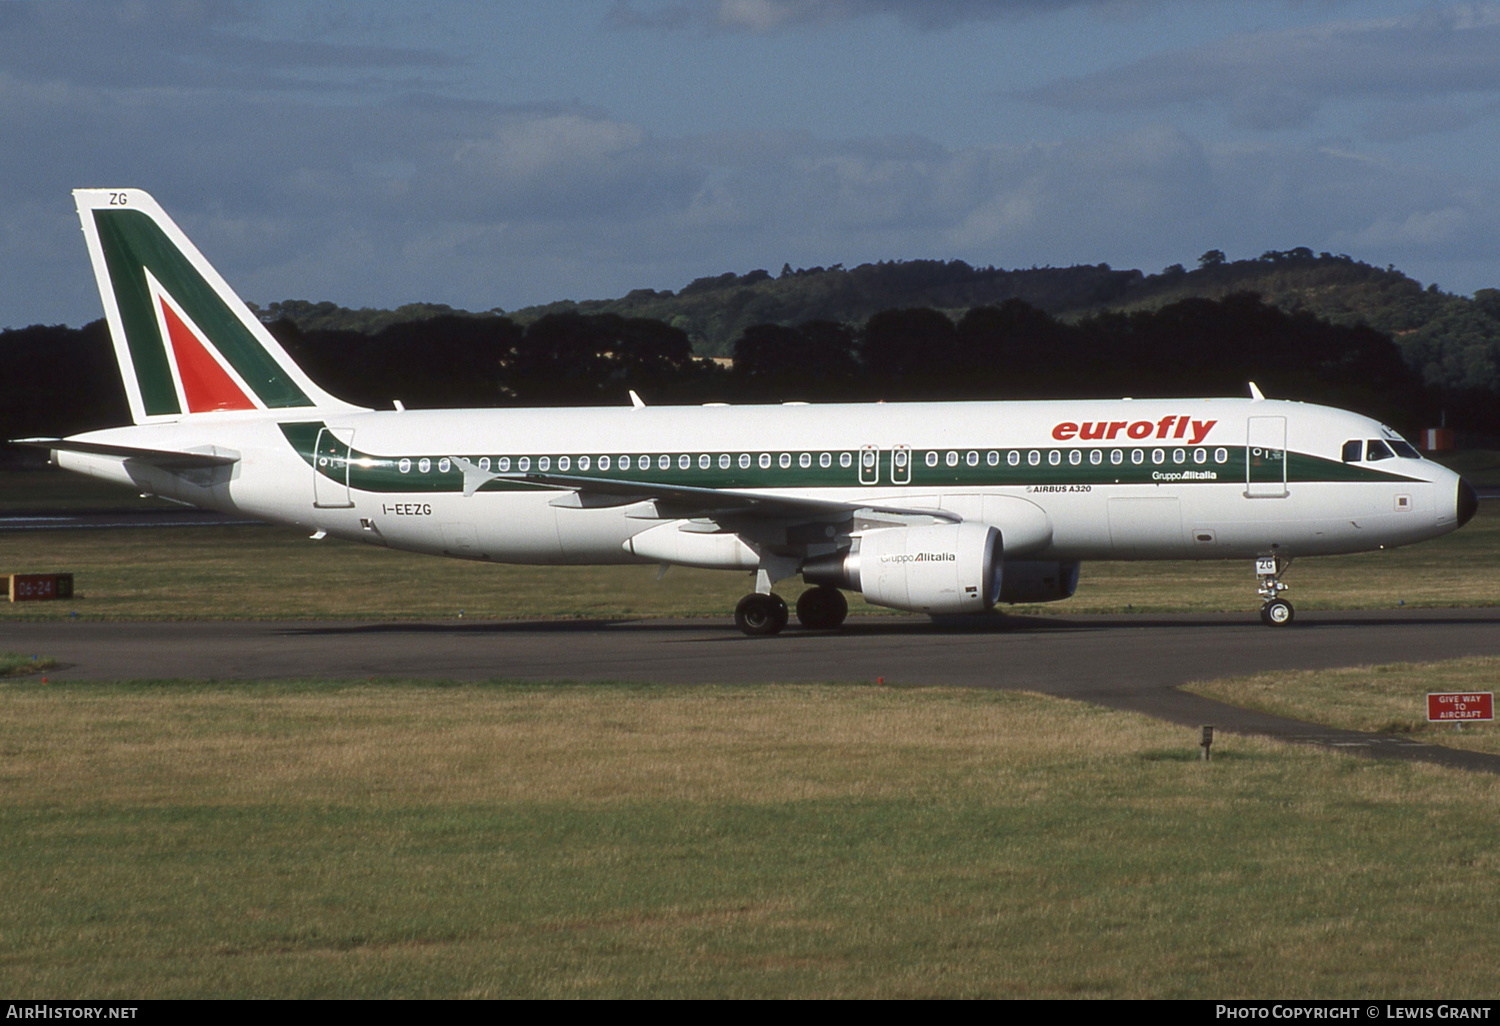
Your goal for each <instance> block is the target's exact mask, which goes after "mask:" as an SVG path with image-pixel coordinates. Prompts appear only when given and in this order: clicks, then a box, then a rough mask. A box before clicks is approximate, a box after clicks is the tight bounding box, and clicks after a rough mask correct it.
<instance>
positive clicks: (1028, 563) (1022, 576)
mask: <svg viewBox="0 0 1500 1026" xmlns="http://www.w3.org/2000/svg"><path fill="white" fill-rule="evenodd" d="M1077 590H1078V560H1076V559H1069V560H1058V559H1050V560H1048V559H1008V560H1006V561H1005V574H1004V578H1003V580H1002V581H1001V583H1000V601H1001V602H1057V601H1060V600H1061V599H1065V598H1072V597H1073V593H1074V592H1075V591H1077Z"/></svg>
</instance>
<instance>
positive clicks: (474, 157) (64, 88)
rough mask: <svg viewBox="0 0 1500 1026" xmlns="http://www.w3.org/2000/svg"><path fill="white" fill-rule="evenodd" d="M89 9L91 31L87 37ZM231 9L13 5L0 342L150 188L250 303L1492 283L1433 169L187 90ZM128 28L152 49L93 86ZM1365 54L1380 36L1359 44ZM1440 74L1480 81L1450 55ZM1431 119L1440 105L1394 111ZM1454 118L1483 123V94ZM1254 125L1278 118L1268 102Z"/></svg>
mask: <svg viewBox="0 0 1500 1026" xmlns="http://www.w3.org/2000/svg"><path fill="white" fill-rule="evenodd" d="M772 6H775V5H772ZM885 6H886V8H889V10H890V11H891V12H892V13H895V12H896V8H897V7H901V6H903V5H896V4H894V3H891V4H887V5H885ZM976 6H977V5H973V4H949V5H944V4H941V3H938V4H934V5H933V7H934V9H936V8H944V9H946V10H948V11H950V12H961V11H963V10H967V9H969V8H973V7H976ZM17 7H20V9H21V11H20V14H17V12H16V10H15V8H17ZM53 7H58V8H68V11H67V12H65V13H64V14H55V13H49V12H50V9H51V8H53ZM1010 8H1012V9H1013V10H1021V9H1023V8H1027V5H1025V4H1021V5H1010ZM827 9H828V10H833V8H831V7H829V8H827ZM875 9H876V8H875V7H874V6H869V7H868V10H875ZM37 10H41V11H42V13H43V14H44V15H46V17H41V16H39V15H37V14H36V13H35V11H37ZM78 10H82V11H84V12H85V14H84V15H79V14H78V13H77V11H78ZM179 10H180V11H185V12H186V13H185V14H183V15H182V16H181V17H180V18H178V20H175V21H174V20H172V19H171V18H168V19H167V20H166V23H164V24H163V25H161V26H160V34H161V37H162V38H167V39H169V40H170V42H169V43H163V44H155V43H152V40H153V39H157V38H158V35H157V34H155V33H153V32H151V31H148V30H146V29H143V28H139V27H138V26H136V25H135V24H134V23H133V22H130V21H129V20H128V18H127V15H128V14H130V13H131V12H132V11H149V12H161V11H168V12H177V11H179ZM715 10H717V8H715ZM746 10H748V8H747V9H746ZM882 10H884V8H882ZM1488 10H1490V8H1483V9H1475V11H1476V12H1477V13H1474V14H1473V16H1472V17H1471V18H1470V19H1469V22H1468V23H1466V25H1467V27H1465V26H1463V25H1460V24H1459V19H1456V17H1455V16H1454V15H1453V12H1452V11H1446V12H1439V13H1441V14H1443V15H1444V16H1445V17H1446V18H1447V22H1445V24H1449V25H1450V26H1458V27H1453V28H1452V29H1451V31H1452V32H1453V33H1460V32H1480V33H1483V32H1486V31H1489V29H1488V28H1487V25H1486V22H1485V20H1484V18H1483V17H1480V15H1482V14H1484V12H1485V11H1488ZM90 11H95V12H97V11H102V12H103V14H104V15H106V16H104V17H102V18H101V20H99V21H98V22H97V23H90V20H89V18H88V17H87V16H86V15H87V12H90ZM751 13H753V12H751ZM1471 13H1472V12H1471ZM745 16H746V17H749V16H750V15H749V14H746V15H745ZM955 16H956V15H955ZM172 17H173V18H176V17H177V15H176V14H175V13H174V14H173V15H172ZM239 17H240V12H239V9H238V8H234V7H230V6H227V5H222V4H210V5H207V6H204V7H199V6H195V5H191V4H189V5H187V6H185V7H183V8H180V9H179V8H176V7H165V6H162V5H156V4H152V5H146V6H142V7H130V6H129V5H125V4H119V5H103V6H102V7H100V6H98V5H81V6H79V7H78V8H77V9H76V10H75V9H74V8H73V6H72V5H66V4H56V5H6V4H0V68H4V69H5V70H4V71H0V183H4V186H5V195H6V204H5V216H4V217H3V218H0V266H4V267H5V268H6V273H5V274H4V275H0V325H6V324H9V325H15V324H24V323H31V322H35V321H44V322H59V321H66V322H68V323H74V324H77V323H81V322H83V321H85V320H90V319H93V318H95V317H97V316H99V306H98V299H97V296H95V295H94V293H93V287H92V279H91V276H90V274H89V272H88V267H87V262H86V256H85V254H84V252H83V248H82V246H81V245H79V242H78V240H79V234H78V229H77V222H76V219H75V218H74V215H73V212H72V209H71V204H70V201H69V198H68V196H67V189H68V188H70V187H74V186H98V187H107V186H112V185H121V186H138V187H142V188H146V189H149V190H150V191H152V192H153V193H154V194H155V195H156V196H157V198H158V199H159V200H160V201H161V202H162V203H163V204H164V205H165V206H166V208H167V209H168V210H169V211H171V212H172V214H173V216H174V217H175V218H177V220H178V221H179V222H180V223H181V224H182V226H183V228H184V229H185V230H186V231H187V232H188V234H189V235H190V236H191V237H193V238H194V240H195V241H196V242H197V243H198V244H199V245H200V246H201V248H202V249H203V251H204V252H205V253H206V254H207V255H208V257H209V259H210V260H212V261H213V262H214V263H215V264H216V265H217V266H218V267H219V268H220V270H221V271H223V272H224V273H225V275H226V277H227V278H228V279H229V280H230V281H231V282H232V283H233V284H234V285H235V286H236V287H237V288H238V289H239V290H240V291H241V293H242V294H243V295H245V296H246V298H249V299H252V300H255V301H258V302H270V301H274V300H279V299H288V298H306V299H332V300H335V301H337V302H340V303H344V304H346V305H351V306H362V305H373V306H395V305H398V304H400V303H403V302H410V301H418V300H421V301H430V302H445V303H451V304H453V305H455V306H463V307H468V308H471V309H487V308H490V307H493V306H503V307H507V308H514V307H516V306H519V305H525V304H531V303H540V302H548V301H552V300H556V299H562V298H574V299H588V298H600V297H607V296H612V295H621V294H624V293H625V292H627V291H629V290H630V289H633V288H643V287H650V288H678V287H680V286H681V285H683V284H685V283H686V282H688V281H690V280H692V279H693V278H697V277H700V276H703V275H705V274H715V273H719V272H722V271H725V270H737V271H746V270H750V269H753V268H757V267H767V268H772V269H774V268H779V267H780V266H781V265H782V263H783V262H787V263H791V264H792V265H794V266H811V265H816V264H821V265H828V264H834V263H844V264H846V265H849V266H852V265H854V264H857V263H861V262H865V261H876V260H889V259H910V258H917V257H929V258H942V259H948V258H959V259H964V260H967V261H969V262H970V263H974V264H980V265H984V264H995V265H998V266H1021V267H1026V266H1032V265H1036V264H1054V265H1062V264H1070V263H1077V262H1085V263H1098V262H1100V261H1108V262H1110V263H1112V264H1115V265H1117V266H1139V267H1144V268H1147V269H1152V268H1157V267H1161V266H1164V265H1166V264H1170V263H1178V262H1183V263H1189V262H1191V261H1192V260H1193V259H1195V258H1196V256H1197V254H1199V253H1202V252H1203V251H1205V250H1207V249H1211V248H1219V249H1223V250H1225V251H1226V252H1228V253H1230V254H1231V255H1232V256H1241V255H1250V256H1253V255H1256V254H1259V253H1261V252H1263V251H1265V250H1268V249H1287V248H1290V247H1292V246H1296V245H1307V246H1310V247H1311V248H1313V249H1315V250H1319V249H1328V250H1332V251H1336V252H1337V251H1345V252H1350V253H1353V254H1354V255H1356V256H1359V257H1361V258H1363V259H1368V260H1370V261H1372V262H1374V263H1380V264H1383V263H1387V262H1393V263H1396V264H1397V265H1398V266H1402V267H1404V268H1406V269H1408V270H1411V271H1413V272H1414V273H1417V274H1419V275H1422V276H1424V277H1427V278H1434V277H1436V278H1439V279H1440V280H1443V281H1444V283H1445V284H1448V285H1467V287H1470V288H1472V287H1478V286H1479V285H1493V284H1500V283H1497V282H1493V281H1487V280H1472V281H1454V280H1453V279H1452V278H1451V277H1450V276H1449V274H1448V271H1449V270H1450V269H1459V268H1461V269H1462V273H1463V274H1465V275H1468V276H1470V278H1472V277H1473V276H1474V275H1477V274H1483V273H1485V272H1484V271H1483V267H1484V266H1485V265H1484V264H1483V263H1482V262H1481V261H1482V260H1486V259H1487V260H1491V261H1493V260H1494V259H1495V257H1496V256H1497V255H1500V253H1497V250H1500V191H1497V190H1494V189H1487V188H1480V187H1477V185H1476V183H1474V182H1472V181H1469V180H1466V179H1464V178H1462V176H1460V175H1458V174H1456V173H1452V172H1449V171H1444V170H1437V171H1434V170H1432V169H1430V168H1420V169H1418V168H1411V167H1406V166H1403V165H1402V164H1400V163H1398V162H1394V161H1374V160H1369V159H1366V158H1362V157H1360V156H1357V155H1353V154H1350V153H1348V152H1343V151H1335V150H1331V149H1326V148H1319V147H1317V146H1316V145H1312V144H1303V145H1297V144H1293V143H1290V142H1286V143H1283V144H1281V145H1277V146H1272V145H1226V144H1222V143H1211V142H1206V141H1204V140H1203V139H1202V138H1200V137H1199V136H1197V135H1194V134H1193V133H1191V132H1187V131H1184V130H1182V129H1180V128H1175V127H1171V126H1168V125H1148V126H1145V127H1142V128H1139V129H1137V130H1133V131H1121V132H1116V133H1114V134H1108V135H1101V136H1095V137H1088V138H1082V139H1075V140H1066V139H1064V140H1058V141H1050V142H1032V143H1026V142H1020V143H1016V144H1014V145H988V146H976V145H959V146H951V145H942V144H939V143H937V142H934V141H932V140H929V139H925V138H920V137H913V136H910V135H903V136H889V137H864V138H848V139H833V138H827V137H823V136H819V135H817V134H815V133H812V132H807V131H776V130H756V131H749V130H739V129H733V128H725V129H724V130H723V131H719V132H712V133H679V134H676V135H668V134H663V133H662V132H660V131H653V130H652V129H650V128H648V127H646V126H645V125H642V124H640V123H638V122H636V121H634V120H632V119H630V118H627V117H621V116H619V115H618V114H616V113H613V112H612V111H610V110H607V109H600V108H598V107H592V106H589V105H586V104H582V103H526V104H520V103H500V102H491V101H486V100H477V99H470V98H463V97H455V96H451V95H445V94H444V93H443V91H442V90H441V89H439V88H436V87H433V86H432V85H431V83H430V82H428V81H427V76H437V77H441V74H442V73H443V72H442V69H443V64H442V61H441V60H438V59H433V58H430V57H429V56H428V55H426V54H425V53H424V52H423V51H420V50H411V51H406V50H399V49H395V50H392V49H386V48H379V47H376V48H365V47H356V48H353V49H352V50H350V51H349V52H339V53H337V54H330V55H329V57H328V60H327V61H326V62H325V63H324V64H322V65H318V67H311V68H310V67H307V66H305V65H304V63H303V62H305V61H312V62H313V63H314V64H318V62H319V61H320V60H321V59H322V58H321V56H320V54H321V50H320V49H318V48H319V47H320V46H322V45H323V44H318V43H316V42H309V43H307V44H306V45H307V46H309V47H312V49H310V50H304V51H301V55H300V56H295V57H292V56H285V55H283V58H269V57H268V58H266V59H265V62H264V63H262V62H261V59H260V58H256V59H253V60H250V59H246V60H243V61H242V62H241V63H240V64H238V65H236V64H234V63H233V62H234V60H235V58H234V57H233V56H232V55H229V56H225V58H224V59H225V60H226V61H227V62H229V64H230V66H231V72H232V73H229V74H226V75H225V76H223V77H220V76H217V75H213V74H210V75H200V69H199V68H198V67H197V65H199V64H201V63H203V62H206V61H210V60H212V59H215V56H216V55H218V54H220V53H221V52H222V50H223V49H224V48H225V46H227V45H228V44H226V43H225V42H224V41H223V40H222V39H220V38H219V37H220V36H223V37H224V38H225V39H230V40H233V39H234V38H249V37H251V36H253V35H254V34H255V33H256V32H257V31H262V30H263V28H264V27H263V26H260V27H257V24H256V23H254V22H253V21H250V22H246V21H243V20H236V19H237V18H239ZM47 18H53V20H52V21H50V22H48V21H47ZM59 19H60V20H59ZM122 19H123V20H122ZM1339 31H1340V32H1352V31H1353V30H1352V29H1351V30H1345V29H1340V30H1339ZM1370 31H1374V30H1370ZM1382 31H1383V30H1382ZM120 34H123V35H124V37H125V38H127V39H129V40H130V41H131V45H132V46H139V47H140V48H141V49H139V50H138V51H135V56H134V57H132V58H131V61H129V62H125V63H116V64H107V65H106V66H104V67H94V66H93V65H92V64H91V61H93V59H94V57H95V56H97V55H101V54H106V53H107V52H109V51H110V50H111V47H112V45H113V38H114V37H115V36H117V35H120ZM1335 34H1337V33H1335ZM1282 35H1285V34H1282ZM1376 37H1378V38H1380V39H1385V38H1386V37H1385V36H1384V35H1382V34H1381V33H1380V32H1376V34H1375V36H1366V37H1361V38H1365V39H1367V40H1368V39H1373V38H1376ZM1278 38H1279V37H1278ZM247 45H250V44H247ZM256 45H258V44H256ZM267 45H270V44H267ZM329 45H330V46H331V44H329ZM157 46H159V47H160V48H157V49H154V48H153V47H157ZM273 48H274V47H273ZM333 49H334V50H339V49H340V48H338V47H333ZM27 50H31V51H35V52H36V53H37V54H39V55H45V54H48V53H50V54H52V55H54V56H56V55H58V54H60V53H63V52H66V54H67V58H66V63H67V66H64V65H61V64H57V63H56V62H49V61H48V60H46V59H43V56H38V57H35V58H33V59H30V60H29V62H28V61H18V62H17V63H16V64H14V65H12V64H10V63H6V60H7V59H8V58H6V56H5V55H7V54H20V53H22V52H23V51H27ZM137 64H139V65H142V67H136V66H135V65H137ZM147 66H149V67H147ZM320 67H325V68H344V69H352V73H354V74H365V73H368V74H370V75H371V76H373V77H374V78H375V80H376V82H377V86H376V87H374V88H370V89H366V90H362V91H360V92H353V91H345V90H344V89H343V88H342V87H341V86H340V85H339V84H338V83H337V82H331V83H319V82H314V83H313V84H311V85H309V84H308V82H309V81H310V79H309V76H315V75H316V74H321V73H323V72H321V71H319V68H320ZM59 68H61V69H62V70H58V69H59ZM234 69H238V70H234ZM1406 74H1407V75H1408V77H1411V76H1413V75H1415V71H1412V70H1408V71H1407V72H1406ZM1432 74H1433V75H1436V72H1435V71H1434V72H1432ZM1446 74H1447V76H1448V78H1447V79H1443V81H1451V80H1467V79H1465V78H1464V76H1465V75H1469V76H1470V77H1471V78H1472V75H1473V73H1472V72H1469V71H1465V70H1464V62H1463V61H1457V62H1456V63H1454V64H1453V65H1452V66H1451V67H1449V68H1448V70H1447V72H1446ZM409 76H415V77H414V78H412V77H409ZM1290 81H1291V83H1292V86H1291V87H1289V89H1288V92H1287V95H1286V97H1284V98H1283V99H1282V100H1281V101H1280V102H1283V103H1286V104H1292V105H1293V107H1295V104H1296V103H1297V102H1298V101H1299V99H1300V98H1301V97H1303V96H1304V95H1305V92H1304V91H1303V90H1301V89H1300V88H1297V87H1295V85H1296V82H1297V78H1296V76H1295V75H1293V76H1292V77H1291V80H1290ZM325 85H326V88H325ZM1178 88H1184V87H1183V86H1181V85H1180V84H1179V86H1178ZM1163 95H1166V96H1177V95H1178V94H1177V93H1175V92H1170V91H1169V92H1168V93H1166V94H1163ZM1226 95H1227V94H1226ZM1148 100H1149V102H1148ZM1135 102H1139V103H1142V104H1143V105H1146V106H1150V105H1152V104H1158V105H1159V104H1161V103H1165V102H1171V101H1169V100H1165V99H1162V98H1160V97H1157V98H1155V99H1150V98H1149V97H1148V98H1147V99H1138V100H1137V101H1135ZM1223 102H1226V103H1227V102H1228V100H1227V99H1225V100H1224V101H1223ZM1421 103H1426V104H1429V105H1444V104H1448V105H1453V104H1454V103H1455V101H1449V100H1447V99H1444V98H1442V97H1435V98H1433V99H1430V100H1422V99H1421V98H1420V97H1417V98H1398V99H1393V100H1392V101H1391V104H1392V109H1393V110H1394V109H1395V108H1396V107H1398V106H1400V105H1402V104H1408V105H1409V104H1421ZM1456 105H1457V107H1458V108H1459V110H1460V115H1461V114H1462V112H1463V111H1475V110H1478V111H1483V110H1484V107H1483V101H1482V100H1481V101H1471V102H1469V103H1467V104H1463V103H1458V104H1456ZM1250 107H1251V109H1252V110H1255V111H1265V110H1273V111H1274V110H1275V109H1276V108H1275V103H1273V100H1272V99H1271V98H1269V97H1262V98H1260V99H1257V100H1256V101H1255V102H1254V103H1252V104H1250ZM1402 109H1404V110H1406V115H1405V117H1406V120H1407V121H1408V122H1409V123H1420V122H1421V121H1422V120H1423V117H1424V115H1423V112H1422V110H1421V109H1419V108H1416V107H1410V106H1408V107H1405V108H1402ZM1298 116H1306V115H1305V114H1298V113H1297V111H1296V110H1295V109H1292V110H1291V113H1285V112H1283V113H1280V114H1278V115H1276V117H1279V118H1281V119H1285V118H1288V117H1298ZM1271 120H1272V121H1274V120H1275V118H1272V119H1271ZM1389 120H1390V123H1391V124H1395V123H1396V121H1397V120H1398V119H1396V118H1395V117H1394V116H1392V117H1391V118H1390V119H1389ZM1490 266H1492V264H1491V265H1490ZM1455 273H1457V272H1455Z"/></svg>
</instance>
